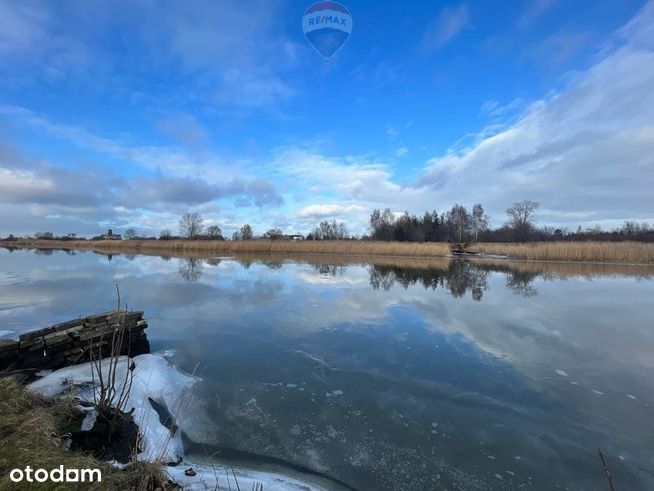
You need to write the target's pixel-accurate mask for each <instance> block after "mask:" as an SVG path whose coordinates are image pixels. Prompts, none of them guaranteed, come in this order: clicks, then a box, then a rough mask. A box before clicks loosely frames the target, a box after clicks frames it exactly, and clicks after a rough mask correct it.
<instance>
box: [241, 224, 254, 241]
mask: <svg viewBox="0 0 654 491" xmlns="http://www.w3.org/2000/svg"><path fill="white" fill-rule="evenodd" d="M239 232H240V233H241V240H252V239H253V238H254V232H253V231H252V227H251V226H250V224H249V223H246V224H245V225H243V226H242V227H241V229H240V230H239Z"/></svg>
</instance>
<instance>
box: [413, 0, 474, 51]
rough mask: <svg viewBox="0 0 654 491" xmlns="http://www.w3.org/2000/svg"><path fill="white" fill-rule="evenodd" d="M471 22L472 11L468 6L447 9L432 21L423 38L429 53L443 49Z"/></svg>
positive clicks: (424, 46)
mask: <svg viewBox="0 0 654 491" xmlns="http://www.w3.org/2000/svg"><path fill="white" fill-rule="evenodd" d="M469 22H470V10H469V9H468V6H467V5H466V4H461V5H457V6H450V7H445V8H443V10H441V12H440V14H439V16H438V17H437V18H436V19H434V20H432V21H431V22H430V24H429V25H428V26H427V30H426V31H425V34H424V36H423V38H422V45H423V48H424V49H425V50H427V51H436V50H438V49H441V48H442V47H443V46H445V45H446V44H447V43H449V42H450V41H452V39H454V38H455V37H456V36H457V35H458V34H459V33H461V31H462V30H463V29H465V28H466V27H467V26H468V24H469Z"/></svg>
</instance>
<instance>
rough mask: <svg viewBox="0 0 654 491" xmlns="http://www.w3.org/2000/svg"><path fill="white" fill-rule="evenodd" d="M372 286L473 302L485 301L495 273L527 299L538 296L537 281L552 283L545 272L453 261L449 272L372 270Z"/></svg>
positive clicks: (414, 269)
mask: <svg viewBox="0 0 654 491" xmlns="http://www.w3.org/2000/svg"><path fill="white" fill-rule="evenodd" d="M369 271H370V285H371V286H372V287H373V288H374V289H375V290H378V289H380V288H381V289H383V290H385V291H388V290H390V289H391V288H393V286H394V285H395V284H399V285H401V286H402V287H404V288H408V287H409V286H411V285H415V284H421V285H422V286H423V287H424V288H426V289H431V290H435V289H436V288H442V289H445V290H448V291H449V292H450V294H451V295H452V296H453V297H456V298H458V297H462V296H464V295H465V294H466V293H467V292H468V291H469V292H470V295H471V297H472V299H473V300H476V301H481V299H482V298H483V296H484V292H485V291H486V290H488V278H489V276H490V273H492V272H501V273H504V274H505V276H506V286H507V288H508V289H509V290H510V291H512V292H513V293H515V294H516V295H521V296H523V297H532V296H534V295H537V294H538V290H536V288H534V286H533V282H534V280H535V279H536V278H539V277H544V278H545V279H549V277H550V275H548V274H547V273H545V272H543V271H522V270H519V269H512V268H510V267H509V266H508V265H507V266H498V265H487V264H477V263H472V262H470V261H464V260H456V261H452V262H451V263H450V264H449V266H448V267H447V268H442V269H439V268H400V267H397V266H380V265H371V266H370V269H369Z"/></svg>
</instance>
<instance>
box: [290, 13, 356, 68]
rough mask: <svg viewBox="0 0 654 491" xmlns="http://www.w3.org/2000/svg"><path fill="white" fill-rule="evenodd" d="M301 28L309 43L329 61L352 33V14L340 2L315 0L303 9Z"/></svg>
mask: <svg viewBox="0 0 654 491" xmlns="http://www.w3.org/2000/svg"><path fill="white" fill-rule="evenodd" d="M302 30H303V31H304V35H305V36H306V38H307V40H308V41H309V43H311V45H312V46H313V47H314V48H316V51H318V53H320V54H321V55H322V56H323V58H325V61H329V60H330V58H331V57H332V56H334V54H335V53H336V52H337V51H338V50H339V48H340V47H341V46H343V44H344V43H345V41H347V38H348V37H350V34H351V33H352V15H351V14H350V11H349V10H348V9H347V8H346V7H344V6H343V5H341V4H340V3H336V2H330V1H325V2H316V3H314V4H313V5H311V6H310V7H309V8H308V9H306V10H305V12H304V16H303V17H302Z"/></svg>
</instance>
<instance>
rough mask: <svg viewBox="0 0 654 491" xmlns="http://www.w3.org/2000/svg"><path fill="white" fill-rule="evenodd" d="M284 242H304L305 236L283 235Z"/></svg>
mask: <svg viewBox="0 0 654 491" xmlns="http://www.w3.org/2000/svg"><path fill="white" fill-rule="evenodd" d="M282 240H292V241H297V240H304V235H300V234H292V235H282Z"/></svg>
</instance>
